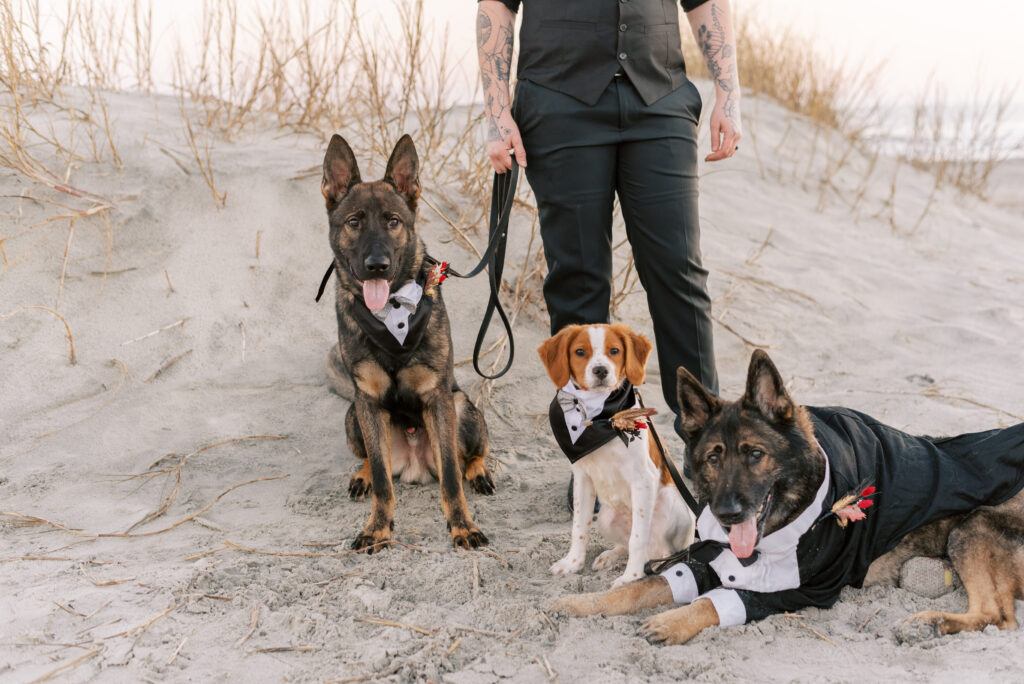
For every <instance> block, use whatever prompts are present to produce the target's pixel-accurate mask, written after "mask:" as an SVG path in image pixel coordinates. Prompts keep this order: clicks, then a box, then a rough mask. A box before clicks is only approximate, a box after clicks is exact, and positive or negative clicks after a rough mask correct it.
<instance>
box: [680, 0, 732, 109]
mask: <svg viewBox="0 0 1024 684" xmlns="http://www.w3.org/2000/svg"><path fill="white" fill-rule="evenodd" d="M728 12H729V10H728V3H727V0H711V2H708V3H705V4H704V5H701V6H700V7H699V8H698V9H696V10H694V11H693V12H691V13H690V15H689V19H690V23H691V25H692V27H693V33H694V36H695V37H696V39H697V45H698V46H699V47H700V51H701V53H702V54H703V55H704V60H705V62H707V65H708V72H709V73H710V74H711V78H712V80H714V82H715V86H716V87H717V88H718V94H719V97H720V98H721V100H722V103H723V106H722V109H723V112H724V114H725V115H726V116H727V117H729V118H730V119H732V118H735V117H736V116H737V115H738V112H737V108H738V102H739V97H740V86H739V80H738V78H737V76H736V47H735V44H734V42H733V36H732V22H731V20H730V17H729V14H728Z"/></svg>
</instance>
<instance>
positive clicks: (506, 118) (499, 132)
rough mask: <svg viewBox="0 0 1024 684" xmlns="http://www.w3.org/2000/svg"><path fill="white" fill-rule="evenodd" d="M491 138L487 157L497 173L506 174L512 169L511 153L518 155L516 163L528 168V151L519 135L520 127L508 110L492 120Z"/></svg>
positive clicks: (490, 126) (490, 127)
mask: <svg viewBox="0 0 1024 684" xmlns="http://www.w3.org/2000/svg"><path fill="white" fill-rule="evenodd" d="M489 137H490V142H488V143H487V156H488V157H489V158H490V160H491V166H493V167H494V170H495V171H496V172H497V173H505V172H506V171H509V170H511V169H512V162H511V161H509V156H510V155H509V152H510V151H511V152H513V153H514V154H515V155H516V162H518V163H519V166H522V167H525V166H526V149H525V148H524V147H523V139H522V138H521V137H520V135H519V127H518V126H516V122H515V121H514V120H513V119H512V114H511V113H510V112H509V111H508V109H507V108H505V110H504V111H503V112H502V113H501V115H500V116H498V117H497V119H495V118H491V119H490V125H489Z"/></svg>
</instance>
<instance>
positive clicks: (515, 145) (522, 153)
mask: <svg viewBox="0 0 1024 684" xmlns="http://www.w3.org/2000/svg"><path fill="white" fill-rule="evenodd" d="M512 151H513V152H514V153H515V155H516V162H517V163H518V164H519V165H520V166H522V167H523V168H526V148H525V147H523V139H522V138H521V137H519V133H518V132H514V133H512ZM509 168H512V166H511V164H510V165H509Z"/></svg>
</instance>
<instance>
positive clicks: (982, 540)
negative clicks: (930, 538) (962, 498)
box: [907, 507, 1024, 634]
mask: <svg viewBox="0 0 1024 684" xmlns="http://www.w3.org/2000/svg"><path fill="white" fill-rule="evenodd" d="M1000 508H1001V507H995V508H983V509H979V510H977V511H975V512H974V513H972V514H971V515H970V516H968V517H967V518H966V519H965V520H964V521H963V522H962V523H961V524H960V525H959V526H957V527H956V528H955V529H954V530H953V531H952V532H951V533H950V535H949V545H948V553H949V558H950V560H951V561H952V563H953V567H954V568H955V569H956V571H957V573H958V574H959V575H960V580H961V581H962V582H963V583H964V588H965V589H966V590H967V604H968V605H967V612H966V613H962V614H956V613H943V612H939V611H924V612H921V613H917V614H916V615H913V616H911V617H910V618H908V619H907V622H909V623H916V624H917V625H921V626H930V627H932V628H933V629H934V630H935V632H936V633H938V634H956V633H957V632H965V631H966V632H973V631H978V630H982V629H984V628H985V627H987V626H988V625H995V626H997V627H998V628H999V629H1005V630H1014V629H1017V620H1016V617H1015V615H1014V605H1013V601H1014V599H1015V598H1024V591H1022V590H1024V519H1022V518H1021V517H1020V516H1019V515H1016V514H1015V513H1014V512H1013V511H1007V510H1000Z"/></svg>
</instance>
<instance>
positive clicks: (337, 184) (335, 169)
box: [320, 133, 360, 212]
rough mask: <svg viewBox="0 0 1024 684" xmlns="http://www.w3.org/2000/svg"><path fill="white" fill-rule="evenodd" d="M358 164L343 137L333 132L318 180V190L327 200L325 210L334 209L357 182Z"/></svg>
mask: <svg viewBox="0 0 1024 684" xmlns="http://www.w3.org/2000/svg"><path fill="white" fill-rule="evenodd" d="M359 182H360V180H359V166H358V165H357V164H356V155H354V154H352V148H351V147H349V146H348V143H347V142H345V139H344V138H342V137H341V136H340V135H338V134H337V133H335V134H334V135H332V136H331V142H330V143H329V144H328V145H327V154H325V155H324V179H323V181H321V182H320V192H322V193H323V194H324V199H325V200H327V211H329V212H330V211H334V207H336V206H338V202H340V201H341V198H342V197H344V196H345V194H346V193H348V190H349V188H351V187H352V186H353V185H355V184H356V183H359Z"/></svg>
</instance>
